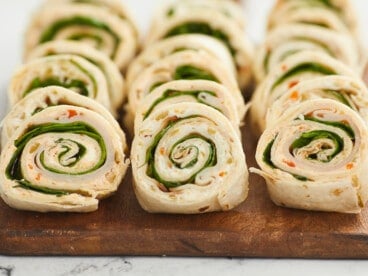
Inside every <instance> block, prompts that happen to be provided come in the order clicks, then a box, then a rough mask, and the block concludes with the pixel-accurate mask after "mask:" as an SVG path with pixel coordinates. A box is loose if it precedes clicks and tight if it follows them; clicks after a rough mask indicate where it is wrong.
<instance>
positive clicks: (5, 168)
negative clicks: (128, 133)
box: [0, 105, 127, 212]
mask: <svg viewBox="0 0 368 276" xmlns="http://www.w3.org/2000/svg"><path fill="white" fill-rule="evenodd" d="M122 137H123V135H121V134H120V133H119V132H117V130H116V128H115V127H114V126H112V125H110V123H109V122H108V121H107V120H106V119H105V118H104V117H102V116H101V115H99V114H98V113H96V112H94V111H90V110H88V109H85V108H81V107H75V106H68V105H60V106H54V107H49V108H47V109H45V110H43V111H41V112H39V113H37V114H35V115H34V116H32V117H30V118H29V119H28V120H26V121H25V123H24V124H23V125H22V126H21V127H20V128H19V129H18V130H17V131H16V132H15V133H14V135H13V136H11V138H10V140H9V142H8V143H7V144H6V145H5V147H4V150H3V153H2V159H1V163H0V169H1V178H2V186H1V196H2V197H3V199H4V201H5V202H6V203H8V204H9V205H10V206H12V207H15V208H19V209H25V210H34V211H42V212H45V211H82V212H84V211H93V210H95V209H96V208H97V204H98V199H99V198H102V197H106V196H108V195H109V194H111V193H113V192H114V191H116V189H117V187H118V185H119V184H120V181H121V179H122V177H123V176H124V174H125V171H126V167H127V165H126V162H125V155H124V148H125V144H124V143H125V140H123V139H122Z"/></svg>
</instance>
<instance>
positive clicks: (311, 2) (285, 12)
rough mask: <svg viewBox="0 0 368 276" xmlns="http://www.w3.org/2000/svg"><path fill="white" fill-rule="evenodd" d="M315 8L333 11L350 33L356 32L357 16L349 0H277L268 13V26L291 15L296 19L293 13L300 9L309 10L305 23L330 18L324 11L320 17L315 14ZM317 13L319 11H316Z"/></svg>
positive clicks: (319, 21)
mask: <svg viewBox="0 0 368 276" xmlns="http://www.w3.org/2000/svg"><path fill="white" fill-rule="evenodd" d="M317 10H325V11H326V12H327V13H331V12H332V13H334V14H335V15H336V16H337V17H338V18H339V19H340V20H341V22H343V24H344V25H345V26H346V28H348V29H349V31H350V32H351V33H353V34H355V33H356V32H357V25H358V24H357V16H356V12H355V10H354V8H353V6H352V4H351V3H350V1H349V0H328V1H322V0H301V1H298V0H278V1H277V3H276V5H275V6H274V8H273V9H272V11H271V13H270V15H269V20H268V27H269V28H270V29H271V28H273V27H275V26H278V25H279V24H282V23H283V22H285V20H286V21H288V20H290V18H293V17H294V18H295V19H296V18H298V16H295V15H298V14H300V13H301V12H302V11H308V12H309V17H308V18H309V20H308V19H307V20H306V21H307V23H312V22H314V23H315V24H320V23H321V22H322V23H326V22H328V21H329V20H330V18H326V17H330V16H329V15H327V14H326V13H325V14H323V16H322V17H320V18H318V17H317V16H315V14H316V11H317ZM317 13H320V12H318V11H317ZM304 15H306V13H304ZM319 15H322V14H319ZM292 21H293V20H292ZM308 21H309V22H308Z"/></svg>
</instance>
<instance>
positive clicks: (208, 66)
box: [128, 50, 245, 118]
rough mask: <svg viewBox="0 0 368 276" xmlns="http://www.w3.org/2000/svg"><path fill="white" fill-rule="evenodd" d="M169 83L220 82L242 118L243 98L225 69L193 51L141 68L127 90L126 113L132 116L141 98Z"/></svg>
mask: <svg viewBox="0 0 368 276" xmlns="http://www.w3.org/2000/svg"><path fill="white" fill-rule="evenodd" d="M172 80H209V81H214V82H217V83H220V84H222V85H224V86H225V87H226V88H227V89H228V90H229V92H230V93H231V96H232V97H233V98H234V100H235V102H236V108H237V111H238V113H239V117H240V118H242V117H243V116H244V113H245V104H244V99H243V97H242V94H241V92H240V90H239V88H238V85H237V83H236V80H235V78H234V76H233V75H232V74H231V72H229V70H228V68H227V67H224V65H223V64H222V63H221V62H219V61H218V60H217V59H214V58H213V57H212V56H210V55H208V54H207V53H205V52H197V51H194V50H184V51H180V52H177V53H174V54H172V55H170V56H167V57H165V58H163V59H161V60H159V61H157V62H156V63H154V64H152V65H151V66H149V67H147V68H146V69H144V70H143V71H142V72H141V73H140V75H139V76H138V77H137V78H136V79H135V81H134V82H133V83H132V85H131V87H130V89H129V91H128V92H129V93H128V98H129V103H128V113H130V114H133V115H134V114H135V112H136V111H137V109H138V106H139V104H140V102H141V101H142V99H143V98H144V97H145V96H147V95H148V94H149V93H150V92H152V90H153V89H154V88H156V87H158V86H160V85H162V84H164V83H166V82H169V81H172Z"/></svg>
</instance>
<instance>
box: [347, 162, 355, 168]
mask: <svg viewBox="0 0 368 276" xmlns="http://www.w3.org/2000/svg"><path fill="white" fill-rule="evenodd" d="M353 167H354V164H353V163H347V164H346V169H347V170H351V169H352V168H353Z"/></svg>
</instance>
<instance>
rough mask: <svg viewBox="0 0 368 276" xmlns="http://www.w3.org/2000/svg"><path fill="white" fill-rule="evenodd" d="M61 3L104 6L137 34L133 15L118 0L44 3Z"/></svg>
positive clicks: (66, 0) (53, 3)
mask: <svg viewBox="0 0 368 276" xmlns="http://www.w3.org/2000/svg"><path fill="white" fill-rule="evenodd" d="M63 4H74V5H86V4H88V5H94V6H97V7H99V8H102V7H103V8H106V9H108V10H109V11H110V12H112V13H115V14H117V15H118V16H119V17H120V18H122V19H124V20H127V21H128V22H129V23H130V24H131V25H132V27H133V29H134V30H135V33H136V35H137V36H138V27H137V23H136V22H135V20H134V19H133V16H132V14H131V12H130V10H129V9H128V8H127V7H126V5H125V4H124V3H123V2H122V1H120V0H47V1H46V3H45V7H46V5H53V6H55V5H63Z"/></svg>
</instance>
